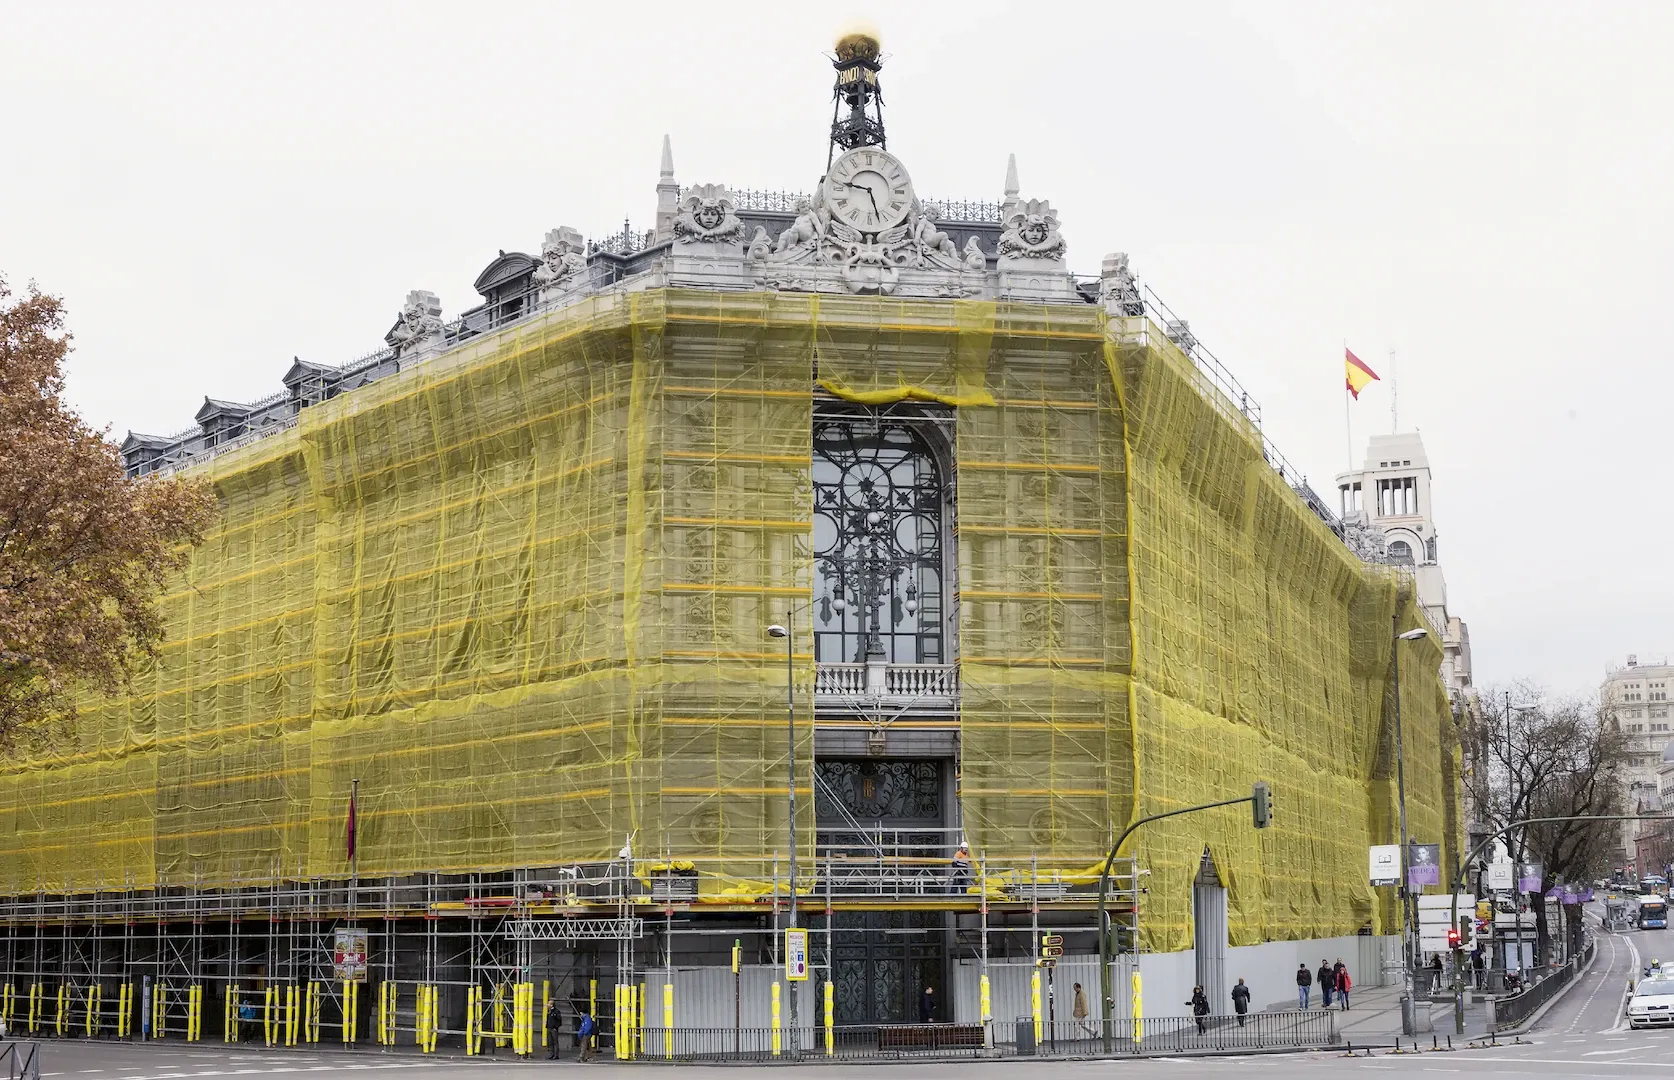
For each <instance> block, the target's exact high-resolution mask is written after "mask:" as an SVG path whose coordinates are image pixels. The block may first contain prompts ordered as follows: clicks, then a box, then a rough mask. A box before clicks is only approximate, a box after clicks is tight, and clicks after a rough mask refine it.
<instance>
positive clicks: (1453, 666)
mask: <svg viewBox="0 0 1674 1080" xmlns="http://www.w3.org/2000/svg"><path fill="white" fill-rule="evenodd" d="M1431 484H1432V477H1431V473H1430V460H1429V457H1428V456H1427V455H1426V454H1425V452H1424V440H1423V439H1421V438H1420V437H1419V435H1418V433H1417V432H1416V431H1414V432H1403V433H1401V434H1395V435H1373V436H1372V438H1371V440H1370V441H1369V442H1368V444H1367V446H1366V464H1365V466H1364V467H1363V468H1361V469H1359V470H1357V471H1354V472H1346V473H1340V474H1339V475H1338V476H1337V494H1338V502H1339V507H1340V512H1341V513H1342V515H1343V521H1344V523H1345V525H1349V526H1350V527H1353V526H1357V525H1359V526H1367V527H1370V529H1371V530H1372V531H1373V532H1374V533H1375V534H1376V536H1375V538H1374V543H1375V545H1376V549H1374V550H1377V549H1381V550H1378V553H1377V554H1375V555H1374V558H1381V561H1383V562H1386V563H1388V564H1389V565H1391V566H1396V567H1401V568H1402V569H1403V570H1404V571H1405V572H1407V573H1410V574H1411V575H1412V578H1413V581H1414V582H1415V584H1416V585H1417V588H1418V603H1419V606H1420V607H1421V608H1423V610H1424V617H1425V619H1426V620H1427V621H1428V623H1429V625H1430V629H1431V632H1432V633H1433V634H1435V635H1436V636H1437V639H1438V642H1439V644H1440V645H1441V647H1442V663H1441V677H1442V682H1443V684H1444V685H1446V687H1447V692H1448V696H1449V697H1450V698H1452V700H1453V701H1454V703H1455V705H1456V706H1457V707H1459V708H1461V709H1463V708H1465V707H1466V705H1467V702H1470V701H1472V700H1473V698H1474V692H1473V691H1472V683H1471V632H1470V627H1469V626H1468V625H1466V623H1465V621H1464V620H1463V619H1461V618H1460V617H1459V616H1458V615H1456V614H1454V613H1453V612H1451V611H1450V610H1449V609H1448V606H1447V578H1446V575H1445V574H1443V572H1442V563H1441V546H1440V542H1439V533H1440V531H1439V530H1438V528H1437V527H1436V520H1435V516H1434V503H1433V502H1432V501H1431Z"/></svg>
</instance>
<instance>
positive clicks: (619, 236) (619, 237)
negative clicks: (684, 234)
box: [587, 218, 657, 255]
mask: <svg viewBox="0 0 1674 1080" xmlns="http://www.w3.org/2000/svg"><path fill="white" fill-rule="evenodd" d="M656 238H657V234H656V232H655V231H653V230H646V231H645V232H637V231H635V229H634V227H633V226H632V225H631V224H629V222H628V219H627V218H623V219H622V231H621V232H619V233H612V234H611V235H609V236H606V237H602V238H600V239H598V240H588V241H587V253H588V254H589V255H591V254H594V253H597V252H603V253H605V254H606V255H632V254H633V253H634V252H636V251H644V250H645V249H646V248H648V247H650V246H651V245H652V243H653V242H654V241H655V240H656Z"/></svg>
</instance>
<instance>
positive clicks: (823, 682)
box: [814, 663, 959, 709]
mask: <svg viewBox="0 0 1674 1080" xmlns="http://www.w3.org/2000/svg"><path fill="white" fill-rule="evenodd" d="M814 700H815V702H816V703H818V704H821V705H852V706H864V705H874V706H875V705H892V706H896V707H914V706H918V707H926V708H944V709H945V708H951V707H952V706H953V705H954V704H955V703H956V702H957V701H958V700H959V667H958V665H957V664H886V663H870V664H866V663H859V664H853V663H849V664H837V663H820V664H817V665H815V668H814Z"/></svg>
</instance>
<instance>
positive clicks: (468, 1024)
mask: <svg viewBox="0 0 1674 1080" xmlns="http://www.w3.org/2000/svg"><path fill="white" fill-rule="evenodd" d="M481 994H482V988H481V987H478V986H468V987H466V988H465V1056H466V1057H475V1056H476V1053H477V1040H476V1030H477V998H478V997H480V996H481Z"/></svg>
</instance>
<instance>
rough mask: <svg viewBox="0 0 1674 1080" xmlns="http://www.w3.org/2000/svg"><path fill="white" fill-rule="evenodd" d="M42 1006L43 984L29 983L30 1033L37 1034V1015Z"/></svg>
mask: <svg viewBox="0 0 1674 1080" xmlns="http://www.w3.org/2000/svg"><path fill="white" fill-rule="evenodd" d="M40 1008H41V984H40V983H34V982H32V983H30V984H29V1034H31V1035H33V1034H35V1017H36V1016H37V1015H38V1014H39V1012H40Z"/></svg>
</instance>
